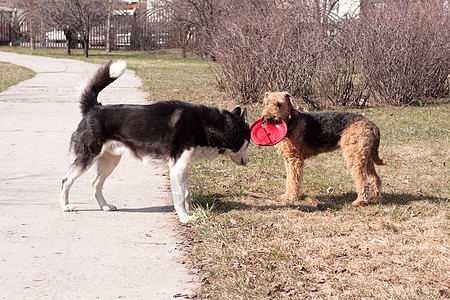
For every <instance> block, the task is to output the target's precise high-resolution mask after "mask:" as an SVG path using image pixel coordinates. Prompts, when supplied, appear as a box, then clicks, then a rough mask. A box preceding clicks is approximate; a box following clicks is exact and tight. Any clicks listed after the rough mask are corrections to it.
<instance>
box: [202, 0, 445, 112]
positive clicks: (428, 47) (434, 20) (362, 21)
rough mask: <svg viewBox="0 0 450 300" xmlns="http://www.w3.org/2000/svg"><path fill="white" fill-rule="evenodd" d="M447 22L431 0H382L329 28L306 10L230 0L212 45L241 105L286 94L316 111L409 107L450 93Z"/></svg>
mask: <svg viewBox="0 0 450 300" xmlns="http://www.w3.org/2000/svg"><path fill="white" fill-rule="evenodd" d="M216 17H217V16H216ZM449 25H450V24H449V14H448V12H447V11H444V10H441V9H440V6H438V5H436V4H434V5H432V4H429V3H428V2H427V3H421V2H406V1H395V2H394V1H390V2H389V3H388V2H386V3H385V4H384V5H383V3H378V5H377V6H375V7H372V8H367V9H366V10H365V11H363V13H362V14H361V15H360V16H359V17H358V18H354V19H348V20H338V21H337V22H335V23H331V22H324V18H323V17H320V18H318V17H317V14H315V13H314V10H308V9H307V7H305V6H298V7H297V6H292V5H289V6H288V7H287V8H285V7H281V6H280V5H277V4H275V3H273V2H271V1H259V2H255V1H250V2H248V1H237V0H230V1H229V2H227V5H224V6H223V7H222V8H221V14H220V16H218V17H217V18H216V22H215V26H214V32H213V34H211V41H210V43H209V44H208V46H207V47H208V49H209V51H210V52H211V54H212V57H214V59H215V60H216V61H217V65H218V67H216V71H217V73H218V74H219V75H220V76H219V78H220V80H221V81H222V82H223V83H224V84H225V86H226V88H227V89H228V90H229V91H230V92H231V94H232V95H233V96H235V97H238V98H239V99H240V100H241V102H242V103H244V104H245V103H255V102H258V101H260V99H261V95H262V94H263V93H264V92H266V91H288V92H290V93H291V94H293V95H294V96H296V97H300V98H302V99H303V100H305V102H306V103H307V104H308V105H310V106H312V107H324V106H330V105H332V106H336V105H339V106H354V107H362V106H364V105H366V104H367V103H369V98H370V103H371V104H376V105H379V104H381V105H385V104H389V105H404V104H408V103H410V102H411V101H413V100H416V99H420V98H424V97H438V96H440V95H443V94H446V93H447V94H448V85H447V86H446V80H447V77H448V74H449V61H450V60H449V59H448V57H450V52H449V51H450V49H449V43H448V41H449V40H450V36H449V32H448V30H446V28H449V27H450V26H449Z"/></svg>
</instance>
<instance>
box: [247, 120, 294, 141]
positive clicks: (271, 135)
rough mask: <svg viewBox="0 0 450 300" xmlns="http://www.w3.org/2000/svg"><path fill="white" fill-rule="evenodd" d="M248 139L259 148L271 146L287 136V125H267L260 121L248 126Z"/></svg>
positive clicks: (282, 122)
mask: <svg viewBox="0 0 450 300" xmlns="http://www.w3.org/2000/svg"><path fill="white" fill-rule="evenodd" d="M250 130H251V132H250V138H251V140H252V142H253V143H255V144H256V145H259V146H273V145H275V144H278V143H279V142H281V141H282V140H283V139H284V137H285V136H286V134H287V125H286V123H284V121H281V122H279V123H274V124H271V123H268V122H266V121H263V120H261V119H259V120H257V121H255V123H253V124H252V126H250Z"/></svg>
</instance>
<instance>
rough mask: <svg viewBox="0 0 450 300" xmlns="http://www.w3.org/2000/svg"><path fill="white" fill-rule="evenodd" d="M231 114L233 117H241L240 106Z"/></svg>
mask: <svg viewBox="0 0 450 300" xmlns="http://www.w3.org/2000/svg"><path fill="white" fill-rule="evenodd" d="M231 113H232V114H233V115H235V116H238V117H240V116H241V107H240V106H236V107H235V108H234V109H233V110H232V111H231Z"/></svg>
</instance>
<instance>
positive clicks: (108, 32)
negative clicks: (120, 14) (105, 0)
mask: <svg viewBox="0 0 450 300" xmlns="http://www.w3.org/2000/svg"><path fill="white" fill-rule="evenodd" d="M105 47H106V52H111V0H109V4H108V17H107V19H106V45H105Z"/></svg>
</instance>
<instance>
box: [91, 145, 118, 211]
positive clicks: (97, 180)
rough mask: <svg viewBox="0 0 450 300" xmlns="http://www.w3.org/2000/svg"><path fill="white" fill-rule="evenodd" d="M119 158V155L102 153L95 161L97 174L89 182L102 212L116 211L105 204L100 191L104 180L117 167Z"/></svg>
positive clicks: (112, 206) (113, 207)
mask: <svg viewBox="0 0 450 300" xmlns="http://www.w3.org/2000/svg"><path fill="white" fill-rule="evenodd" d="M121 157H122V156H121V155H114V154H111V153H109V152H105V153H103V155H102V156H100V157H99V158H98V160H97V174H95V176H94V178H93V179H92V180H91V181H90V184H91V186H92V189H93V190H94V196H95V199H97V202H98V205H99V206H100V208H101V209H102V210H104V211H112V210H117V208H116V207H115V206H114V205H112V204H108V203H106V200H105V198H104V197H103V192H102V189H103V184H104V183H105V180H106V178H108V176H109V175H111V173H112V171H114V169H115V168H116V167H117V165H118V164H119V162H120V158H121Z"/></svg>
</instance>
